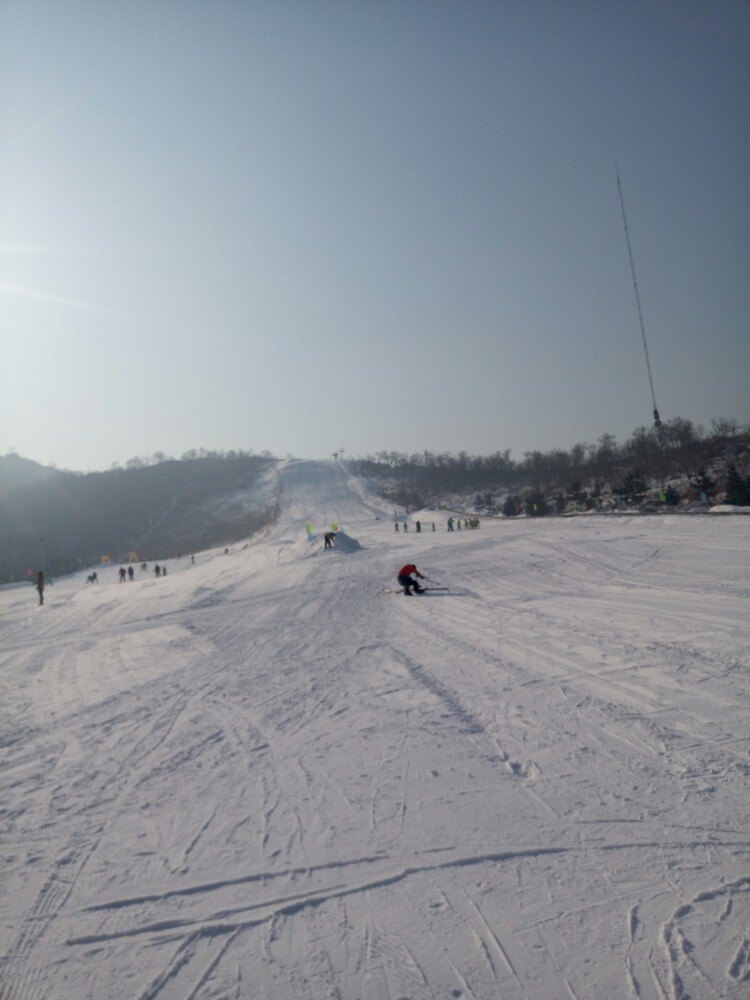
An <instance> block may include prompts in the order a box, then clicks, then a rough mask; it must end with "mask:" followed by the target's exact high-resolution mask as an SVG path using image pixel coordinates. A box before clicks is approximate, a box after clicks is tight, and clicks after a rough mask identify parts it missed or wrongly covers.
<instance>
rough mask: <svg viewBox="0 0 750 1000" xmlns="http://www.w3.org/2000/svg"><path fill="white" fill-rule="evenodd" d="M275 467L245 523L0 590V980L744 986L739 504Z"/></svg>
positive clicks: (76, 986) (711, 993) (423, 989)
mask: <svg viewBox="0 0 750 1000" xmlns="http://www.w3.org/2000/svg"><path fill="white" fill-rule="evenodd" d="M279 477H280V486H281V513H280V517H279V521H278V523H277V525H276V526H275V527H274V528H273V529H272V530H271V531H270V532H269V533H268V534H267V535H266V536H265V537H263V538H259V539H255V540H253V541H251V542H250V543H249V544H248V545H247V546H246V547H243V545H242V544H240V545H235V546H232V547H231V548H230V551H229V552H228V553H225V552H224V550H223V549H220V550H217V551H213V552H207V553H199V554H197V556H196V562H195V565H193V564H192V563H191V561H190V558H189V557H188V556H183V558H182V559H181V560H173V561H171V562H169V563H167V566H168V569H169V575H168V576H167V577H165V578H161V579H156V578H155V577H154V575H153V574H152V573H151V572H149V573H148V574H146V573H142V572H141V571H140V570H137V572H136V580H135V582H133V583H119V582H118V581H117V577H116V573H117V567H111V568H108V569H106V570H103V571H101V572H100V583H99V584H98V585H90V586H87V585H86V583H85V576H86V574H85V573H84V574H81V575H76V576H73V577H69V578H67V579H65V580H60V581H58V582H56V583H55V584H54V585H53V586H52V587H50V588H49V589H48V591H47V594H46V600H45V605H44V607H39V606H38V603H37V596H36V593H35V591H34V590H33V589H32V588H31V587H24V588H11V589H6V590H4V591H2V592H0V629H1V638H0V666H1V669H2V674H1V678H2V690H1V691H0V700H1V703H2V712H3V723H2V734H3V740H2V744H3V748H2V758H1V764H2V766H1V768H0V776H1V777H2V799H1V803H2V812H3V820H4V829H3V834H2V855H1V856H2V865H3V872H4V884H3V886H2V900H3V902H2V918H1V920H2V922H1V924H0V951H2V953H3V955H4V960H3V964H2V966H0V983H1V984H2V985H0V995H2V997H3V998H6V997H12V998H15V997H18V998H22V1000H27V998H39V1000H41V998H44V1000H68V998H70V1000H84V998H96V1000H99V998H113V997H118V998H120V997H123V998H131V997H132V998H141V1000H147V998H156V997H158V998H160V1000H167V998H170V1000H188V998H209V997H211V998H279V1000H281V998H283V1000H286V998H301V1000H309V998H314V1000H318V998H328V997H331V998H368V1000H374V998H391V1000H397V998H411V1000H418V998H435V997H437V998H462V1000H471V998H474V1000H487V998H495V997H502V998H507V1000H515V998H532V1000H556V998H559V1000H565V998H568V1000H570V998H573V1000H574V998H578V1000H584V998H585V1000H603V998H608V1000H609V998H620V997H622V998H628V1000H687V998H688V997H690V998H693V1000H699V998H711V1000H713V998H717V997H727V998H732V1000H740V998H747V997H748V995H750V941H749V940H748V927H749V926H750V862H749V859H748V852H749V851H750V824H749V823H748V788H749V784H750V783H749V781H748V775H749V773H750V753H749V751H750V729H749V727H748V717H747V705H748V663H747V659H746V657H747V652H748V648H749V647H750V642H749V641H748V638H749V628H748V621H749V619H750V615H748V610H749V609H748V598H749V597H750V558H749V557H750V519H747V518H727V519H714V518H695V517H693V518H680V517H654V518H643V517H637V518H636V517H632V518H631V517H618V518H608V517H605V516H600V517H587V518H580V519H577V520H561V519H542V520H539V521H526V520H524V521H522V522H515V521H484V522H483V523H482V527H481V529H480V530H478V531H462V532H460V533H458V532H454V533H448V532H447V531H446V530H445V515H441V514H439V513H438V512H430V511H422V512H420V514H419V516H420V518H421V520H422V522H423V530H422V533H421V534H416V533H415V530H414V528H415V524H414V515H412V517H411V518H410V519H409V521H410V531H409V533H408V534H406V535H404V534H403V532H399V534H396V532H395V530H394V525H393V520H392V511H391V509H390V508H389V507H385V506H384V505H383V501H381V500H379V499H378V498H377V496H376V495H375V494H372V493H370V492H369V491H368V488H367V485H366V483H365V482H364V481H363V480H359V479H356V478H355V477H353V476H351V475H350V474H349V473H348V472H347V471H346V469H345V468H344V467H343V466H342V465H341V464H337V463H333V462H331V463H326V462H320V463H315V462H289V463H286V464H285V465H283V466H282V467H281V468H280V469H279ZM308 520H309V521H311V522H312V524H313V525H314V527H315V531H316V533H317V537H316V540H315V542H314V543H310V542H309V541H308V539H307V536H306V533H305V523H306V522H307V521H308ZM402 520H403V519H402ZM433 521H435V523H436V527H437V530H436V531H435V532H433V531H432V522H433ZM332 522H336V523H337V524H338V525H339V526H340V527H343V528H344V529H345V531H346V533H347V537H348V539H349V540H350V542H351V541H354V542H358V543H359V546H360V547H357V546H356V545H354V544H347V545H346V550H345V551H342V550H335V549H334V550H333V551H324V549H323V544H322V533H323V531H325V530H327V529H328V528H329V527H330V525H331V523H332ZM406 562H415V563H416V564H417V566H418V567H419V568H420V570H421V571H422V572H423V573H425V574H426V575H427V576H428V577H429V579H430V580H431V581H432V582H433V585H438V584H442V585H444V586H449V587H450V590H449V591H448V592H444V591H436V592H435V593H432V594H426V595H424V596H421V597H411V598H410V599H406V598H405V597H403V596H402V595H401V594H400V593H399V592H398V591H396V592H391V593H389V592H387V590H386V588H391V589H393V588H396V580H395V574H396V571H397V570H398V569H399V567H400V566H401V565H403V564H404V563H406ZM149 570H151V567H149Z"/></svg>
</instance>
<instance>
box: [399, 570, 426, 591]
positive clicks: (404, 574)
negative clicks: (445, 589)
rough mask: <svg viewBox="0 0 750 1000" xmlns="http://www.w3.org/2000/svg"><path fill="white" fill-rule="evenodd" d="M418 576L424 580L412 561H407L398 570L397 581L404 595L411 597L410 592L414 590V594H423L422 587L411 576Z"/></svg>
mask: <svg viewBox="0 0 750 1000" xmlns="http://www.w3.org/2000/svg"><path fill="white" fill-rule="evenodd" d="M412 573H413V574H414V576H418V577H419V579H420V580H424V577H423V576H422V574H421V573H420V572H419V570H418V569H417V567H416V566H415V565H414V563H407V564H406V566H402V567H401V569H400V570H399V571H398V582H399V583H400V584H401V586H402V587H403V588H404V597H411V592H412V590H414V593H415V594H423V593H424V587H420V585H419V583H417V581H416V580H415V579H414V577H413V576H412Z"/></svg>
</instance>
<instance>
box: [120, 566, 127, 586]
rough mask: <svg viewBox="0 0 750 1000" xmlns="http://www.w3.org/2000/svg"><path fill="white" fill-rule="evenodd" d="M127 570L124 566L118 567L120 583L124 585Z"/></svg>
mask: <svg viewBox="0 0 750 1000" xmlns="http://www.w3.org/2000/svg"><path fill="white" fill-rule="evenodd" d="M127 575H128V574H127V570H126V569H125V567H124V566H120V583H125V577H126V576H127Z"/></svg>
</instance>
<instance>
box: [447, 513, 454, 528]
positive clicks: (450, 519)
mask: <svg viewBox="0 0 750 1000" xmlns="http://www.w3.org/2000/svg"><path fill="white" fill-rule="evenodd" d="M448 531H453V517H452V516H451V517H449V518H448Z"/></svg>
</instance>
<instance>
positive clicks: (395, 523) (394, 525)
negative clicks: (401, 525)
mask: <svg viewBox="0 0 750 1000" xmlns="http://www.w3.org/2000/svg"><path fill="white" fill-rule="evenodd" d="M393 527H394V528H395V529H396V534H398V521H394V522H393Z"/></svg>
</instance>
